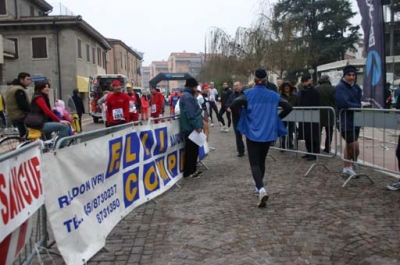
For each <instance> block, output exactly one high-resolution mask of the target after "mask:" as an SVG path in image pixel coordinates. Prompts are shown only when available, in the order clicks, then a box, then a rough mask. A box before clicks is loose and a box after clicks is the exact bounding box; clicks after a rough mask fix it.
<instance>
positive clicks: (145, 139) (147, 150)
mask: <svg viewBox="0 0 400 265" xmlns="http://www.w3.org/2000/svg"><path fill="white" fill-rule="evenodd" d="M140 140H141V142H142V146H143V149H144V152H143V161H146V160H147V159H149V158H151V148H152V147H153V144H154V137H153V132H152V131H151V130H150V131H142V132H141V133H140Z"/></svg>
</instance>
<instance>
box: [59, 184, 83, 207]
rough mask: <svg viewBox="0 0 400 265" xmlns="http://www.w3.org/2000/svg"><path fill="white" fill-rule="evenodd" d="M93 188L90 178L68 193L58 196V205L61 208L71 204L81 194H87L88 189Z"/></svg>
mask: <svg viewBox="0 0 400 265" xmlns="http://www.w3.org/2000/svg"><path fill="white" fill-rule="evenodd" d="M89 190H91V186H90V180H88V181H86V182H85V183H82V184H81V185H80V186H77V187H73V188H72V189H71V190H70V191H68V193H67V194H66V195H63V196H61V197H58V205H59V207H60V209H62V208H64V207H65V206H68V205H70V204H71V202H72V200H73V199H75V198H76V197H78V196H79V195H83V194H85V193H86V192H87V191H89Z"/></svg>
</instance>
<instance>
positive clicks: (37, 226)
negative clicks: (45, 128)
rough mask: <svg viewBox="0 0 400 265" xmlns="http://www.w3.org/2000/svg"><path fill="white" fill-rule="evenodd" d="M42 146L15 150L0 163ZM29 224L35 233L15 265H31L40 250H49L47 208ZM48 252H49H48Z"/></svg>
mask: <svg viewBox="0 0 400 265" xmlns="http://www.w3.org/2000/svg"><path fill="white" fill-rule="evenodd" d="M41 147H42V145H41V143H40V141H35V142H32V143H31V144H29V145H26V146H24V147H22V148H19V149H16V150H13V151H11V152H8V153H5V154H3V155H1V156H0V162H3V161H6V160H9V159H13V158H16V157H17V156H18V155H20V154H22V153H24V152H25V151H27V150H30V149H33V148H39V149H41ZM29 219H30V220H29V222H33V233H32V235H31V236H30V237H29V242H27V244H25V245H24V247H23V250H22V251H21V252H20V254H19V255H18V256H17V257H16V259H15V261H14V262H13V264H23V265H27V264H30V263H31V262H32V260H33V258H34V257H35V256H36V255H37V254H38V249H43V248H45V249H46V248H48V247H49V246H48V244H47V243H48V240H49V234H48V228H47V216H46V209H45V206H44V205H43V206H41V207H40V209H39V210H37V211H36V212H35V213H33V214H32V216H31V217H30V218H29ZM47 252H48V251H47Z"/></svg>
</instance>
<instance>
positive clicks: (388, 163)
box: [339, 108, 400, 187]
mask: <svg viewBox="0 0 400 265" xmlns="http://www.w3.org/2000/svg"><path fill="white" fill-rule="evenodd" d="M339 123H340V126H339V128H340V131H341V134H342V135H343V134H344V133H342V131H345V132H347V135H348V136H347V137H353V138H354V137H355V136H356V135H355V132H356V129H357V130H358V128H359V137H358V146H359V148H358V150H359V156H358V158H357V159H356V160H353V159H351V157H348V155H346V157H345V156H344V155H343V156H342V160H343V162H347V163H349V164H350V165H351V166H352V167H353V169H355V171H356V175H352V176H349V177H348V178H347V179H346V180H345V182H344V183H343V185H342V187H344V186H346V184H347V183H348V182H349V181H350V180H352V179H356V178H358V177H361V176H363V177H366V178H368V179H369V180H370V181H371V182H372V183H373V180H372V179H371V178H370V176H368V175H367V174H365V173H361V172H359V167H360V166H362V167H369V168H372V169H375V170H379V171H383V172H387V173H391V174H395V175H396V176H398V174H399V173H398V170H399V168H398V165H397V161H396V147H397V144H398V140H399V139H398V137H399V133H400V131H399V130H400V110H394V109H391V110H388V109H369V108H362V109H343V110H341V111H340V113H339ZM344 145H345V146H344ZM346 147H347V148H346ZM339 148H340V150H342V151H346V150H347V152H350V154H351V153H353V154H354V153H356V152H357V144H345V141H344V140H341V141H339Z"/></svg>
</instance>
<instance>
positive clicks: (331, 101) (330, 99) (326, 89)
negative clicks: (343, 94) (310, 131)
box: [315, 75, 335, 154]
mask: <svg viewBox="0 0 400 265" xmlns="http://www.w3.org/2000/svg"><path fill="white" fill-rule="evenodd" d="M318 84H319V85H318V86H317V87H316V88H315V89H316V90H317V91H318V93H319V96H320V101H321V106H323V107H332V108H333V109H335V88H334V87H333V86H332V85H331V81H330V79H329V76H328V75H323V76H321V78H320V79H319V81H318ZM334 123H335V117H334V113H333V111H332V110H329V109H323V110H321V111H320V126H321V132H322V127H325V149H324V152H325V153H328V154H329V153H330V152H331V143H332V135H333V126H334Z"/></svg>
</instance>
